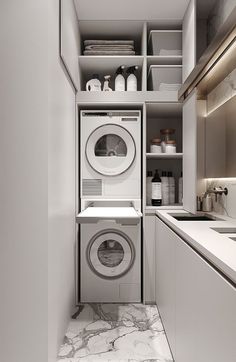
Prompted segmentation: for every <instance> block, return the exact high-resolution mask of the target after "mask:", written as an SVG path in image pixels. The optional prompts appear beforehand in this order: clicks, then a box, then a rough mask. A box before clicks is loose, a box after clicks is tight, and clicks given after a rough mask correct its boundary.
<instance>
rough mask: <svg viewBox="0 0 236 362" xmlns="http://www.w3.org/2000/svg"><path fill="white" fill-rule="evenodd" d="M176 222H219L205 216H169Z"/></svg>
mask: <svg viewBox="0 0 236 362" xmlns="http://www.w3.org/2000/svg"><path fill="white" fill-rule="evenodd" d="M169 215H171V216H172V217H173V218H174V219H176V220H178V221H216V220H221V219H218V218H216V217H215V216H212V215H207V214H196V215H195V214H169Z"/></svg>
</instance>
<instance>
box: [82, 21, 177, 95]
mask: <svg viewBox="0 0 236 362" xmlns="http://www.w3.org/2000/svg"><path fill="white" fill-rule="evenodd" d="M157 30H158V31H159V32H160V34H162V37H163V34H168V36H167V37H166V38H165V35H164V43H162V44H163V47H164V48H166V50H165V49H164V50H165V54H164V55H162V54H155V53H154V54H153V52H152V50H151V45H150V42H149V41H148V39H149V37H150V33H151V31H157ZM79 33H80V34H79V38H80V41H79V44H80V47H79V48H80V54H79V57H78V63H79V89H78V93H77V100H78V101H80V97H82V98H83V101H85V99H86V98H87V101H88V102H89V101H90V99H92V98H93V95H91V93H92V92H86V91H85V89H86V82H87V81H88V80H89V79H91V78H92V75H93V74H99V76H100V80H101V81H103V77H104V75H111V83H110V84H111V88H112V89H114V79H115V72H116V70H117V68H118V67H119V66H121V65H124V66H125V67H129V66H132V65H138V66H139V70H138V72H137V78H138V91H137V92H114V91H113V92H106V94H105V96H104V95H103V94H102V93H103V92H96V93H99V94H96V97H97V98H98V99H99V98H101V99H104V98H106V99H107V101H108V102H110V101H111V100H112V99H113V98H114V97H115V96H114V95H111V93H115V94H117V97H118V98H119V97H120V93H125V94H126V96H127V101H132V99H134V96H133V95H132V93H135V94H136V95H137V100H138V101H139V99H138V97H139V95H138V93H139V92H142V93H143V94H142V95H141V97H142V99H143V101H145V102H149V101H152V97H151V96H150V95H149V94H148V93H152V92H154V93H156V94H155V95H154V97H153V98H155V99H157V101H164V100H166V101H171V102H172V101H177V99H178V92H177V91H173V90H170V91H168V90H167V91H160V90H159V88H158V85H157V86H156V87H153V86H152V83H150V80H149V82H148V81H147V79H148V74H149V69H150V67H151V66H169V67H170V69H169V70H170V72H168V74H169V75H168V79H167V80H166V83H167V84H168V83H171V82H172V75H173V83H176V80H175V69H176V66H178V68H179V69H178V72H179V74H180V76H181V73H182V69H181V67H182V55H181V54H173V51H172V53H171V54H168V49H169V50H171V47H173V46H174V44H175V39H176V36H177V37H179V36H182V35H181V34H182V31H181V23H180V22H179V21H165V23H163V22H158V21H157V22H145V21H129V20H122V21H79ZM97 39H98V40H134V44H135V52H136V54H135V55H134V56H122V55H119V56H116V55H114V56H110V55H108V56H107V55H100V56H96V55H93V56H90V55H89V56H86V55H83V51H84V43H83V42H84V40H97ZM165 39H166V46H165ZM179 44H181V42H180V43H179ZM178 46H179V45H178ZM172 68H173V72H172ZM164 71H165V70H164V69H161V68H160V69H159V73H160V79H163V76H162V73H163V72H164ZM164 78H165V74H164ZM85 92H86V95H84V94H83V93H85ZM122 97H123V98H126V97H125V95H123V96H122V95H121V98H122Z"/></svg>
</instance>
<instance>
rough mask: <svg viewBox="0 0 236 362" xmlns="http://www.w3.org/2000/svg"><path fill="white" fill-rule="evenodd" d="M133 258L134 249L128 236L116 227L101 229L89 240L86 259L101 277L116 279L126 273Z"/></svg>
mask: <svg viewBox="0 0 236 362" xmlns="http://www.w3.org/2000/svg"><path fill="white" fill-rule="evenodd" d="M134 259H135V249H134V247H133V243H132V241H131V240H130V239H129V237H128V236H127V235H126V234H125V233H123V232H121V231H119V230H116V229H106V230H103V231H101V232H99V233H97V234H96V235H94V237H93V238H92V239H91V240H90V242H89V245H88V248H87V261H88V264H89V266H90V268H91V270H92V271H93V272H94V273H95V274H97V275H98V276H99V277H101V278H105V279H116V278H120V277H121V276H123V275H125V274H126V273H128V271H129V270H130V268H131V267H132V265H133V262H134Z"/></svg>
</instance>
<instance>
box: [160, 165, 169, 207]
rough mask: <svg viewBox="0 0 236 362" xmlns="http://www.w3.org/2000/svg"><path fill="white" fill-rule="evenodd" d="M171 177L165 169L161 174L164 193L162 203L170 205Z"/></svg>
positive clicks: (162, 191)
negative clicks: (169, 177)
mask: <svg viewBox="0 0 236 362" xmlns="http://www.w3.org/2000/svg"><path fill="white" fill-rule="evenodd" d="M169 189H170V188H169V179H168V177H167V173H166V172H165V171H163V172H162V176H161V193H162V205H169V203H170V200H169V193H170V190H169Z"/></svg>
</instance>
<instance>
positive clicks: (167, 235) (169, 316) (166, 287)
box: [156, 218, 175, 355]
mask: <svg viewBox="0 0 236 362" xmlns="http://www.w3.org/2000/svg"><path fill="white" fill-rule="evenodd" d="M156 220H157V222H156V304H157V305H158V309H159V311H160V314H161V318H162V321H163V323H164V327H165V331H166V333H167V337H168V341H169V343H170V345H171V349H172V353H173V355H175V265H174V263H175V255H174V253H175V234H173V233H172V232H171V230H170V229H169V228H168V227H167V226H166V225H165V224H164V223H163V222H161V221H160V220H159V219H157V218H156Z"/></svg>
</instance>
